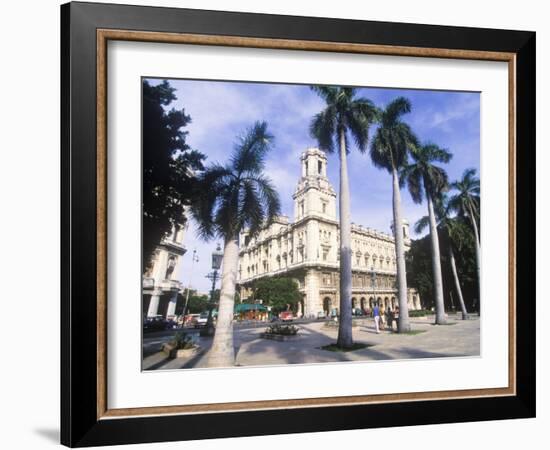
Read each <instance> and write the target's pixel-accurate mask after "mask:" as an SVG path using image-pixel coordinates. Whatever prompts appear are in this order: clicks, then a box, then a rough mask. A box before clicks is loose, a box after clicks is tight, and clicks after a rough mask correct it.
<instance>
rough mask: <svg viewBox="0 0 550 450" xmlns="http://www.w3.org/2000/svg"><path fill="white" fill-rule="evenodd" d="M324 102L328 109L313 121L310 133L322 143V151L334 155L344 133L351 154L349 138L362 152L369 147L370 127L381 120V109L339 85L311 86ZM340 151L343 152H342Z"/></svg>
mask: <svg viewBox="0 0 550 450" xmlns="http://www.w3.org/2000/svg"><path fill="white" fill-rule="evenodd" d="M312 90H313V91H314V92H316V93H317V94H318V95H319V96H320V97H321V98H322V99H323V100H324V101H325V102H326V107H325V109H323V110H322V111H321V112H320V113H318V114H316V115H315V116H314V117H313V120H312V121H311V124H310V127H309V131H310V134H311V136H312V137H313V138H315V139H316V140H317V142H318V143H319V148H320V149H321V150H324V151H326V152H327V153H333V152H334V150H335V149H336V148H338V145H339V144H338V139H339V137H340V133H341V132H343V133H344V135H345V139H346V151H348V152H349V148H350V147H349V145H348V139H349V135H350V134H351V136H352V137H353V139H354V141H355V145H356V146H357V149H358V150H359V151H360V152H364V151H365V150H366V148H367V142H368V139H369V128H370V125H371V124H372V123H374V122H376V121H377V119H378V109H377V108H376V106H374V103H372V102H371V101H370V100H369V99H367V98H364V97H357V92H358V89H356V88H351V87H336V86H312ZM340 150H341V149H340Z"/></svg>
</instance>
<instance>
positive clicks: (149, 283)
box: [143, 226, 186, 317]
mask: <svg viewBox="0 0 550 450" xmlns="http://www.w3.org/2000/svg"><path fill="white" fill-rule="evenodd" d="M185 231H186V227H185V226H184V227H181V228H180V229H179V230H176V229H175V228H174V229H172V232H171V233H170V235H169V236H166V237H165V238H164V239H162V241H161V242H160V244H159V245H158V246H157V248H156V249H155V252H154V254H153V256H152V258H151V264H150V265H149V267H147V268H146V270H145V273H144V274H143V315H144V316H147V317H151V316H156V315H159V314H160V315H162V316H165V317H167V316H173V315H174V314H175V312H176V304H177V300H178V294H180V293H181V291H182V289H183V285H182V283H181V282H180V281H178V280H177V279H175V277H176V275H177V274H178V273H179V266H180V263H181V259H182V257H183V255H184V254H185V252H186V248H185V246H184V245H183V240H184V237H185Z"/></svg>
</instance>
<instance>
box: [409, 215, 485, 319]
mask: <svg viewBox="0 0 550 450" xmlns="http://www.w3.org/2000/svg"><path fill="white" fill-rule="evenodd" d="M453 220H454V221H455V223H454V224H453V225H452V226H453V228H452V231H451V234H452V235H453V241H451V240H450V239H449V230H448V229H447V228H446V227H445V225H444V224H440V225H439V226H438V233H439V235H440V246H441V271H442V276H443V285H444V286H446V288H445V291H444V292H443V294H444V301H445V308H446V309H448V310H451V309H452V307H453V306H454V308H455V309H459V306H458V299H457V294H456V292H455V290H454V287H453V286H454V281H453V274H452V269H451V265H450V261H449V247H448V246H449V245H453V250H454V256H455V260H456V268H457V272H458V277H459V279H460V284H461V288H462V294H463V296H464V302H465V304H466V308H467V309H468V311H477V310H479V287H478V282H477V269H476V258H475V238H474V235H473V233H472V231H471V227H470V226H469V224H467V222H466V221H465V219H464V218H462V217H456V218H454V219H453ZM420 222H427V220H426V218H422V219H421V220H420V221H419V222H418V223H417V227H416V228H417V230H418V231H420V229H422V226H420V227H418V225H419V223H420ZM407 283H408V285H409V286H410V287H413V288H416V290H417V291H418V293H419V294H420V299H421V302H422V304H423V307H425V308H432V307H434V300H433V299H434V290H433V288H434V283H433V271H432V266H431V243H430V236H429V235H428V236H425V237H423V238H421V239H416V240H412V241H411V249H410V250H409V251H408V252H407ZM451 291H452V294H451ZM451 295H452V301H451Z"/></svg>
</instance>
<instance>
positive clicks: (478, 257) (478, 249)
mask: <svg viewBox="0 0 550 450" xmlns="http://www.w3.org/2000/svg"><path fill="white" fill-rule="evenodd" d="M473 213H474V211H473V209H472V206H471V205H468V215H469V216H470V222H472V228H473V229H474V236H475V239H476V264H477V285H478V287H479V296H480V297H481V244H480V240H479V231H478V229H477V222H476V218H475V216H474V214H473ZM478 300H479V299H478Z"/></svg>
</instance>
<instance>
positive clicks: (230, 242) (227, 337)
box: [207, 237, 239, 367]
mask: <svg viewBox="0 0 550 450" xmlns="http://www.w3.org/2000/svg"><path fill="white" fill-rule="evenodd" d="M238 265H239V245H238V243H237V238H236V237H232V238H226V240H225V246H224V250H223V260H222V284H221V289H220V305H219V309H218V322H217V324H216V332H215V334H214V341H213V342H212V348H211V349H210V351H209V352H208V361H207V366H208V367H231V366H233V365H234V364H235V349H234V347H233V310H234V304H235V286H236V283H237V269H238Z"/></svg>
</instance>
